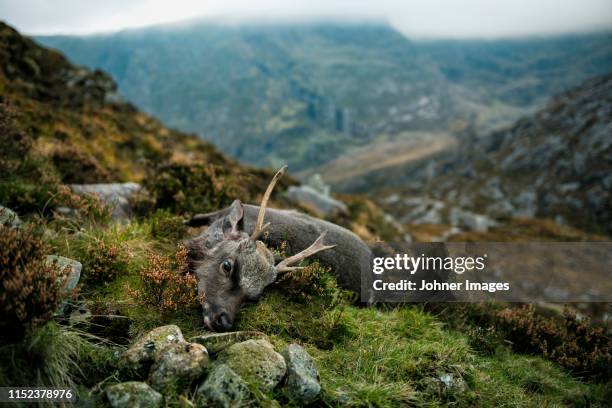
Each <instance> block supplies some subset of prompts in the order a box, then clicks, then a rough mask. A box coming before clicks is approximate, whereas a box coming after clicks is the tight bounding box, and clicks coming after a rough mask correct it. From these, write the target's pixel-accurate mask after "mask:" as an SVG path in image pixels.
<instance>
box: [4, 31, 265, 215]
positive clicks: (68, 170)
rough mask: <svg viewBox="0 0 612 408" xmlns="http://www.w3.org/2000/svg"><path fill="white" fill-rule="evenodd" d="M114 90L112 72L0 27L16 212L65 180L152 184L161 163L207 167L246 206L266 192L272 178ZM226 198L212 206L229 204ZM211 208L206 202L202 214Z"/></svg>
mask: <svg viewBox="0 0 612 408" xmlns="http://www.w3.org/2000/svg"><path fill="white" fill-rule="evenodd" d="M116 89H117V87H116V84H115V83H114V81H113V80H112V79H111V78H110V77H109V76H108V75H107V74H106V73H104V72H102V71H91V70H89V69H86V68H82V67H77V66H74V65H72V64H70V63H69V62H68V61H67V60H66V58H64V56H63V55H61V54H59V53H58V52H55V51H52V50H49V49H45V48H42V47H40V46H38V45H37V44H36V43H34V42H33V41H32V40H30V39H28V38H25V37H22V36H21V35H20V34H19V33H17V32H16V31H15V30H13V29H12V28H11V27H9V26H7V25H5V24H2V23H0V117H1V123H0V126H2V134H1V135H0V142H1V143H2V149H1V152H0V159H1V160H0V161H1V162H2V165H3V168H5V170H6V171H3V172H2V174H0V202H1V203H2V204H4V205H8V206H10V207H12V208H13V209H15V210H17V211H18V212H20V213H23V212H31V211H41V209H42V208H43V207H44V204H45V202H47V201H48V200H49V199H50V196H51V195H53V194H54V193H55V192H56V190H57V186H59V185H60V184H62V183H92V182H119V181H137V182H140V181H147V180H150V179H151V177H152V176H153V174H154V173H155V172H156V171H157V170H159V169H160V168H164V166H166V167H167V166H179V167H180V166H183V167H184V168H186V169H192V170H193V171H196V172H197V171H200V170H201V172H202V174H203V176H202V177H203V179H202V180H209V181H210V180H212V179H214V181H215V183H217V184H216V185H217V186H218V187H219V189H220V190H219V193H220V194H221V187H223V188H222V189H223V191H224V192H227V193H228V194H235V195H236V196H237V197H240V198H242V199H243V200H253V201H255V197H256V196H257V195H258V194H260V191H262V190H263V189H264V188H265V185H266V184H267V180H268V179H269V177H270V174H269V173H268V172H266V171H260V170H255V169H252V168H249V167H245V166H242V165H239V164H238V163H237V162H235V161H233V160H231V159H228V158H227V157H226V156H224V155H222V154H221V153H219V152H218V151H217V150H216V149H215V148H214V147H213V146H211V145H210V144H208V143H207V142H204V141H202V140H201V139H199V138H197V137H196V136H194V135H188V134H185V133H181V132H178V131H174V130H172V129H169V128H167V127H165V126H164V125H162V124H161V123H160V122H158V121H157V120H156V119H154V118H152V117H150V116H148V115H146V114H144V113H142V112H140V111H138V110H137V109H136V108H135V107H134V106H132V105H131V104H129V103H127V102H124V101H123V100H122V99H121V98H120V97H119V96H118V94H117V92H116ZM9 169H10V170H9ZM198 169H199V170H198ZM207 188H209V187H207V185H206V184H203V185H202V189H203V190H205V189H207ZM221 196H222V197H225V198H223V199H222V202H218V203H214V204H215V205H219V204H227V203H228V202H229V201H228V200H231V199H232V197H231V196H229V195H227V196H226V193H223V194H221ZM211 205H213V203H212V202H202V203H201V210H206V209H207V208H206V207H210V206H211ZM44 208H45V209H46V210H50V209H51V206H47V207H44Z"/></svg>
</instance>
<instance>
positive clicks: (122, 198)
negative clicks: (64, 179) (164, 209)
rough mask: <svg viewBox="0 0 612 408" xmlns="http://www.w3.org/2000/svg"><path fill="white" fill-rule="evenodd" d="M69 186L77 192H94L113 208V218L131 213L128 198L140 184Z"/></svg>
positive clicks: (138, 188)
mask: <svg viewBox="0 0 612 408" xmlns="http://www.w3.org/2000/svg"><path fill="white" fill-rule="evenodd" d="M70 188H71V189H72V191H74V192H75V193H77V194H86V193H91V194H96V195H97V196H98V197H99V198H100V200H101V201H102V202H103V203H104V204H106V205H108V206H110V207H111V208H112V209H113V214H112V216H113V219H115V220H121V219H127V218H129V217H130V215H131V213H132V209H131V207H130V202H129V199H130V198H131V197H132V196H134V195H135V194H136V193H138V192H139V191H140V190H141V189H142V186H141V185H140V184H138V183H109V184H104V183H101V184H71V185H70Z"/></svg>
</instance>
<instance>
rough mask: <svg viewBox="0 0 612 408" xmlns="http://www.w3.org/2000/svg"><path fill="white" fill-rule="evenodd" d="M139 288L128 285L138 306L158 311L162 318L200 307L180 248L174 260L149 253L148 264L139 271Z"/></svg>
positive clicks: (195, 285)
mask: <svg viewBox="0 0 612 408" xmlns="http://www.w3.org/2000/svg"><path fill="white" fill-rule="evenodd" d="M139 277H140V288H139V289H133V288H131V287H129V286H128V288H127V289H128V293H129V294H130V296H132V297H133V298H134V299H135V300H136V302H137V303H138V304H140V305H141V306H144V307H147V308H149V307H153V308H155V309H157V310H159V313H160V317H161V318H162V319H163V318H164V317H166V316H167V314H168V313H170V312H176V311H178V310H180V309H191V308H195V307H199V305H200V303H201V297H200V296H199V295H198V291H197V287H198V282H197V279H196V277H195V276H194V275H192V274H190V273H187V249H186V248H185V247H184V246H180V247H179V249H178V251H177V252H176V254H175V255H174V256H173V257H169V256H162V255H157V254H154V253H151V254H150V255H149V262H148V265H147V266H146V267H145V268H143V269H142V270H141V271H140V274H139Z"/></svg>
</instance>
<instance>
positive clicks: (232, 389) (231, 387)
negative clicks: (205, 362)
mask: <svg viewBox="0 0 612 408" xmlns="http://www.w3.org/2000/svg"><path fill="white" fill-rule="evenodd" d="M250 394H251V393H250V391H249V388H248V386H247V384H246V383H245V382H244V380H243V379H242V378H240V376H239V375H238V374H236V373H235V372H234V370H232V369H231V368H229V367H228V366H227V365H225V364H217V365H215V366H214V368H213V369H212V370H211V372H210V373H209V374H208V378H207V379H206V381H204V383H202V385H200V387H199V388H198V392H197V402H198V406H201V407H210V406H212V407H223V408H230V407H236V406H242V405H243V404H245V403H246V402H247V401H248V400H249V397H250ZM245 405H246V404H245Z"/></svg>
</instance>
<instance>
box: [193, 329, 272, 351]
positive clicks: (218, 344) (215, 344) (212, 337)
mask: <svg viewBox="0 0 612 408" xmlns="http://www.w3.org/2000/svg"><path fill="white" fill-rule="evenodd" d="M251 339H264V340H268V336H266V335H265V334H264V333H262V332H258V331H235V332H228V333H207V334H201V335H198V336H195V337H192V338H190V339H189V342H191V343H198V344H201V345H203V346H204V347H206V350H208V353H209V354H210V355H214V354H217V353H219V352H220V351H223V350H225V349H226V348H228V347H229V346H231V345H232V344H235V343H241V342H243V341H246V340H251Z"/></svg>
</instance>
